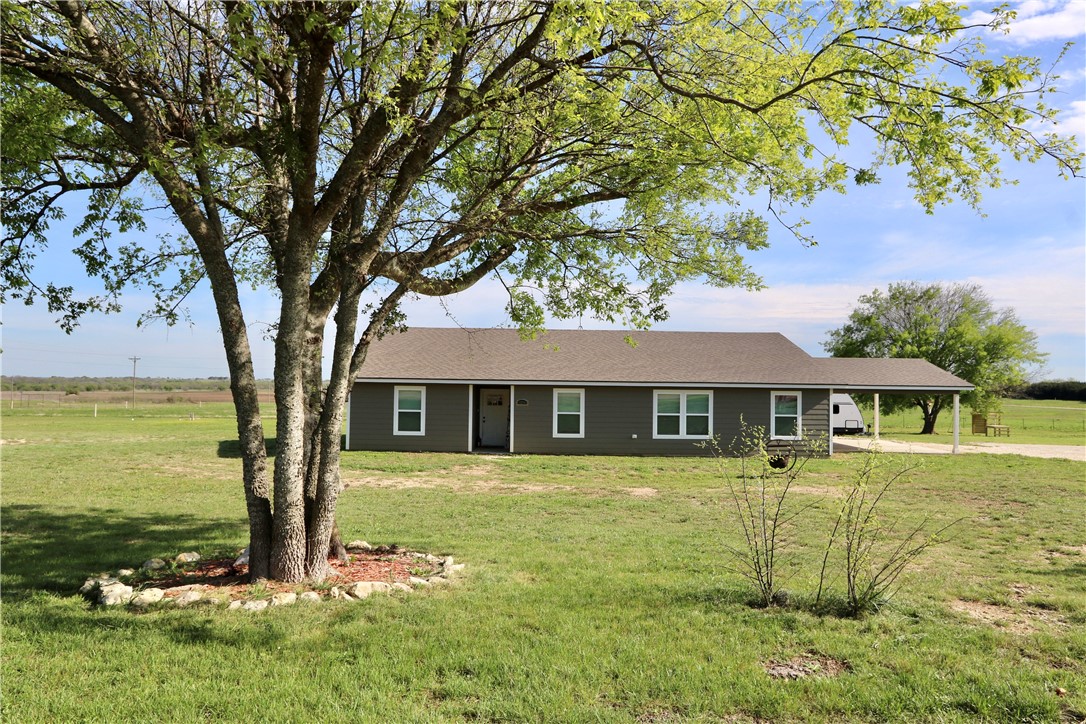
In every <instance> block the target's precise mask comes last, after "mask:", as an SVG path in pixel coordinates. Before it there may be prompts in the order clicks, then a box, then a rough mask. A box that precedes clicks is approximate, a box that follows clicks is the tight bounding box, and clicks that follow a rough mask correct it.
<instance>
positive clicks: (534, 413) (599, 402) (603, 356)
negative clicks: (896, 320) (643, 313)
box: [346, 328, 972, 455]
mask: <svg viewBox="0 0 1086 724" xmlns="http://www.w3.org/2000/svg"><path fill="white" fill-rule="evenodd" d="M970 389H972V385H970V384H969V383H968V382H966V381H964V380H961V379H959V378H957V377H955V376H954V375H952V374H950V373H949V372H946V371H945V370H942V369H940V368H938V367H936V366H935V365H932V364H931V363H929V362H927V361H925V360H920V359H833V358H818V357H812V356H810V355H809V354H807V353H806V352H804V351H803V350H802V349H800V348H799V347H797V346H796V345H795V344H793V343H792V342H791V341H789V340H788V339H787V338H785V337H784V336H783V335H781V334H778V333H745V332H744V333H738V332H658V331H650V332H624V331H601V330H551V331H549V332H547V333H546V334H544V335H541V336H540V337H539V338H537V339H534V340H527V341H524V340H521V338H520V336H519V335H518V333H517V331H516V330H512V329H463V328H453V329H447V328H411V329H409V330H407V331H406V332H402V333H399V334H394V335H390V336H388V337H385V338H384V339H381V340H379V341H377V342H375V343H373V345H372V346H371V347H370V350H369V354H368V356H367V358H366V361H365V364H364V365H363V367H362V372H361V374H360V376H359V377H358V379H357V380H356V381H355V384H354V387H353V389H352V391H351V394H350V398H349V401H348V414H347V424H346V448H347V449H348V450H404V451H429V452H473V451H481V450H492V451H506V452H517V453H547V454H569V455H585V454H595V455H698V454H706V453H707V451H706V450H705V449H704V448H703V447H699V446H697V445H695V443H698V442H701V441H704V440H707V439H709V438H710V437H714V436H715V437H717V438H719V439H720V440H721V442H722V444H727V443H730V441H731V440H733V439H734V438H735V437H736V436H737V435H738V433H739V429H740V418H741V417H742V419H743V421H744V422H746V423H747V424H748V425H758V426H761V427H764V428H765V430H766V431H767V434H769V435H770V437H772V438H774V439H779V440H799V439H800V438H801V436H802V435H807V436H818V435H825V434H826V433H827V432H828V431H829V429H830V422H831V404H830V396H831V395H832V394H833V393H834V392H866V393H876V394H877V393H879V392H893V393H907V392H918V391H921V392H925V393H939V394H953V395H954V399H955V411H956V410H957V400H958V394H959V393H961V392H964V391H967V390H970ZM956 418H957V415H955V419H956ZM955 439H957V438H956V437H955ZM830 452H831V453H832V447H831V450H830Z"/></svg>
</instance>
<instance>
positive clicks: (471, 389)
mask: <svg viewBox="0 0 1086 724" xmlns="http://www.w3.org/2000/svg"><path fill="white" fill-rule="evenodd" d="M474 414H475V385H474V384H469V385H468V452H472V451H473V450H474V449H475V445H473V444H472V443H473V442H474V440H473V439H472V438H473V436H472V434H471V418H472V416H473V415H474Z"/></svg>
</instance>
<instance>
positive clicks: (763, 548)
mask: <svg viewBox="0 0 1086 724" xmlns="http://www.w3.org/2000/svg"><path fill="white" fill-rule="evenodd" d="M770 443H771V441H769V440H768V438H767V435H766V431H765V428H763V427H759V426H756V425H747V424H746V423H744V422H742V420H740V433H739V435H738V436H737V437H736V439H735V440H734V441H733V442H732V445H731V447H730V449H729V450H728V451H727V452H728V453H729V455H728V456H726V455H725V452H724V451H722V450H721V449H720V447H719V445H718V443H717V441H716V440H714V441H712V442H711V443H710V445H709V447H711V448H712V450H713V453H714V455H715V456H716V458H717V460H718V461H719V463H720V467H721V473H722V477H723V478H724V481H725V483H726V484H727V489H728V493H729V496H730V497H731V503H732V512H733V513H734V518H735V520H736V521H737V522H738V523H739V527H740V529H741V530H742V531H743V540H744V544H745V545H744V546H743V547H729V552H730V553H731V555H732V558H733V559H734V560H735V562H736V570H737V572H738V573H739V574H740V575H742V576H743V577H744V578H746V579H747V580H748V581H750V582H751V583H753V584H754V586H755V587H756V588H757V591H758V597H759V601H760V603H761V605H763V606H773V605H780V604H784V603H786V602H787V600H788V597H787V595H786V594H785V593H784V591H783V590H782V588H781V584H782V580H781V577H780V576H779V575H778V572H779V570H780V564H781V563H782V554H783V553H784V551H785V549H786V546H787V534H788V531H789V529H790V527H791V524H792V522H793V521H794V520H795V519H796V518H797V517H798V516H799V515H801V514H802V513H803V512H805V511H806V510H807V509H808V508H810V507H811V506H810V505H807V506H802V507H800V508H798V509H795V510H793V509H791V508H790V507H786V505H785V502H786V499H787V497H788V491H789V490H790V489H791V487H792V484H793V483H794V482H795V480H796V478H797V477H799V476H800V475H801V474H802V472H803V470H804V468H805V467H806V464H807V462H808V461H809V460H810V459H811V458H812V457H814V456H815V455H817V454H818V453H819V452H821V451H823V450H825V443H824V442H820V441H819V440H817V439H808V440H804V441H803V443H802V445H801V448H800V449H799V450H796V449H791V450H789V451H788V452H787V453H784V452H783V451H782V450H780V449H775V448H774V447H773V446H772V445H771V444H770ZM793 456H795V457H793Z"/></svg>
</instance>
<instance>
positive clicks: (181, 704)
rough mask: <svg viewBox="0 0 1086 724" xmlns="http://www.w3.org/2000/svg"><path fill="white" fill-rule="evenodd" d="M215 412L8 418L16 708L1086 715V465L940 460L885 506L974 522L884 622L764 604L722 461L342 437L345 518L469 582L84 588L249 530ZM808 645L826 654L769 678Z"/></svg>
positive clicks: (389, 713) (233, 543)
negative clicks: (275, 588) (413, 447)
mask: <svg viewBox="0 0 1086 724" xmlns="http://www.w3.org/2000/svg"><path fill="white" fill-rule="evenodd" d="M1058 404H1060V405H1063V404H1064V403H1058ZM199 407H200V410H201V411H202V414H193V413H192V412H191V409H190V408H191V405H189V404H187V403H185V404H174V405H166V404H164V405H161V406H158V407H155V408H154V410H153V412H154V414H150V413H148V414H147V415H146V416H144V415H137V414H132V415H127V416H125V415H120V414H117V415H101V414H100V416H99V417H98V418H92V417H89V416H87V415H86V414H81V415H80V416H75V415H74V414H48V415H46V414H42V413H43V412H44V410H35V409H33V408H26V409H19V408H16V409H14V410H11V409H9V408H7V407H5V408H4V409H3V410H2V411H3V419H2V421H0V422H2V425H3V427H2V431H0V435H2V438H3V440H4V444H3V446H2V447H0V454H2V462H3V469H2V473H3V488H2V513H3V518H2V534H3V570H2V586H3V608H2V615H3V639H4V640H3V651H2V667H3V669H2V674H3V679H2V681H3V700H2V706H3V712H2V716H3V719H4V720H5V721H12V722H16V721H19V722H22V721H78V720H94V721H137V720H138V721H151V720H155V721H195V720H201V721H252V720H254V719H262V720H267V721H306V720H322V721H352V722H358V721H396V722H399V721H412V722H414V721H422V722H438V721H464V720H483V721H527V720H530V721H603V722H678V721H706V722H766V721H773V722H801V721H802V722H807V721H824V722H847V721H865V722H866V721H938V722H973V721H1007V722H1010V721H1016V722H1017V721H1048V722H1060V721H1077V720H1078V719H1080V718H1081V717H1083V716H1084V714H1086V663H1084V662H1086V530H1084V528H1083V525H1082V520H1083V511H1084V510H1086V464H1083V463H1076V462H1071V461H1065V460H1040V459H1027V458H1022V457H1017V456H985V455H971V456H960V457H951V456H945V457H943V456H935V457H926V458H925V459H923V460H922V461H921V462H922V464H923V468H922V469H921V470H919V471H917V472H915V473H913V474H912V475H911V476H910V477H909V478H908V479H907V480H905V481H903V482H902V483H901V484H900V486H899V487H898V488H896V489H895V490H894V491H893V492H892V494H891V499H890V500H889V501H888V503H887V508H886V510H885V513H886V515H887V516H891V517H905V518H908V519H909V520H912V519H915V518H917V517H921V516H931V517H932V518H934V519H935V520H938V521H951V520H956V519H962V523H960V524H958V525H957V526H955V527H954V528H953V534H952V537H951V538H950V539H949V540H948V541H946V542H944V543H942V544H940V545H939V546H938V547H936V548H934V549H933V550H931V551H929V553H928V555H927V556H926V557H924V558H922V559H921V560H920V562H919V563H918V568H917V570H916V571H915V572H914V573H913V574H907V577H906V579H907V580H906V582H905V586H904V587H903V589H902V590H900V591H899V592H898V593H897V595H896V596H895V597H894V599H893V600H892V601H891V603H890V605H889V606H887V607H886V608H884V609H883V610H882V611H881V612H880V613H878V614H876V615H873V616H868V617H866V618H862V619H850V618H842V617H836V616H818V615H815V614H813V613H811V612H810V611H809V609H807V608H805V607H803V606H801V605H800V606H793V607H790V608H774V609H759V608H755V607H752V606H751V605H750V602H751V599H752V594H753V591H752V589H751V587H750V585H749V584H747V583H746V582H745V581H744V580H743V579H742V578H741V577H739V576H738V575H737V574H736V573H735V572H734V571H733V570H732V566H731V565H730V563H729V558H728V556H727V555H726V553H725V546H726V545H729V544H737V543H738V542H739V538H738V535H737V531H736V527H735V525H734V523H733V522H732V519H731V518H730V514H729V512H728V508H727V506H726V505H725V503H724V500H725V490H724V486H725V484H726V480H725V479H724V478H722V477H721V475H720V473H719V470H718V469H717V467H716V465H715V463H714V461H712V460H703V459H685V458H670V459H664V458H584V457H533V456H504V457H503V456H468V455H437V454H433V455H425V454H418V455H409V454H385V453H363V452H352V453H346V454H345V456H344V465H343V467H344V479H345V482H346V483H347V486H348V487H347V489H346V490H345V492H344V493H343V496H342V498H341V507H340V510H341V518H340V523H341V526H342V528H343V530H344V533H345V535H346V536H347V537H348V538H356V537H360V538H365V539H367V540H369V541H370V542H371V543H375V544H378V543H398V544H400V545H402V546H405V547H408V548H412V549H416V550H424V551H430V552H434V553H440V554H447V555H453V556H455V557H456V558H457V560H458V561H463V562H466V563H467V564H468V569H467V575H466V576H465V577H464V578H462V579H461V580H460V582H458V583H457V584H455V585H454V586H452V587H449V588H445V589H442V590H433V591H426V592H415V593H411V594H404V595H398V596H395V597H393V596H386V597H373V598H370V599H367V600H365V601H363V602H360V603H353V604H342V603H336V602H328V603H322V604H320V605H319V606H312V607H301V606H296V607H292V608H285V609H272V610H268V611H264V612H261V613H257V614H246V613H240V612H226V611H222V610H208V609H201V610H193V609H188V610H159V611H152V612H149V613H144V614H132V613H127V612H123V611H118V610H96V609H92V608H90V607H88V605H87V604H86V603H84V602H83V600H82V599H81V598H79V597H77V596H76V595H75V591H76V589H77V588H78V587H79V585H80V584H81V583H82V581H83V579H84V578H85V577H86V576H87V575H89V574H91V573H94V572H98V571H102V570H115V569H117V568H119V567H122V566H128V565H132V564H138V563H139V562H141V561H143V560H145V559H147V558H150V557H153V556H160V557H161V556H169V555H173V554H175V553H177V552H179V551H184V550H199V551H201V552H202V553H204V554H205V555H206V554H211V553H214V552H218V551H229V552H235V551H236V550H237V549H239V548H241V547H242V546H243V545H244V544H245V537H246V531H245V526H244V504H243V500H242V495H241V483H240V470H241V462H240V460H239V459H237V458H235V457H231V450H232V449H233V448H232V446H231V445H229V444H228V441H230V440H231V439H233V438H234V436H235V433H234V422H233V420H232V419H231V418H230V416H229V408H228V407H227V406H226V405H219V406H216V405H214V404H212V403H205V404H204V405H202V406H199ZM1005 420H1006V417H1005ZM1012 424H1014V423H1013V422H1012ZM269 434H270V430H269ZM859 462H860V458H859V456H840V457H838V458H835V459H833V460H819V461H814V462H812V463H811V465H810V467H809V471H808V476H807V477H806V478H805V479H803V480H802V481H800V485H801V487H799V488H798V489H797V491H796V492H795V493H794V496H795V498H794V502H795V503H796V504H797V505H805V504H811V505H812V506H813V507H811V508H810V509H809V510H807V511H806V512H805V513H804V514H803V515H802V516H801V517H800V518H799V519H798V524H797V528H796V530H795V532H794V534H793V535H792V536H791V539H792V540H793V541H794V542H795V544H794V546H793V548H792V555H791V556H790V558H789V561H788V562H786V564H785V565H786V570H787V571H788V572H790V573H791V574H792V575H791V578H790V579H789V580H788V581H787V583H786V588H788V589H789V590H790V591H791V592H792V593H793V594H794V596H795V598H796V599H797V600H799V601H800V603H802V602H803V600H804V596H805V595H806V594H809V593H810V592H812V591H813V590H814V587H815V586H816V585H817V568H818V565H819V564H820V563H821V554H822V547H821V546H822V545H823V544H824V541H825V538H826V531H827V530H828V528H829V527H830V525H831V521H832V519H833V516H834V515H835V513H836V508H835V505H836V503H837V502H839V501H840V497H839V496H840V494H841V492H842V491H843V490H844V488H845V486H846V484H847V481H848V478H849V476H850V474H851V472H852V471H853V470H854V469H855V468H856V467H857V465H858V464H859ZM835 587H836V589H839V588H840V582H839V581H837V582H836V583H835ZM797 657H805V658H806V660H808V661H814V660H817V661H820V662H823V663H824V664H825V665H824V667H823V673H825V674H826V675H824V676H809V677H806V678H800V679H797V680H788V679H779V678H772V677H771V676H769V674H768V673H767V667H770V668H772V664H781V663H783V662H789V661H793V660H795V659H796V658H797Z"/></svg>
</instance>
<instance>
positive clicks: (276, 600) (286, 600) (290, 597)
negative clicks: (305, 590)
mask: <svg viewBox="0 0 1086 724" xmlns="http://www.w3.org/2000/svg"><path fill="white" fill-rule="evenodd" d="M297 600H298V594H297V593H294V592H293V591H282V592H280V593H275V594H272V597H271V605H272V606H293V605H294V603H295V602H296V601H297Z"/></svg>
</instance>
